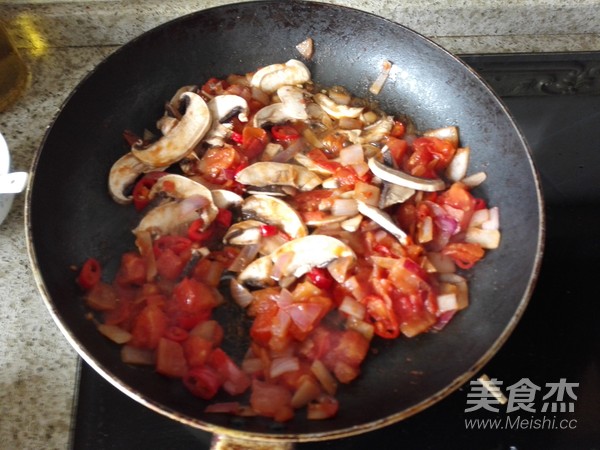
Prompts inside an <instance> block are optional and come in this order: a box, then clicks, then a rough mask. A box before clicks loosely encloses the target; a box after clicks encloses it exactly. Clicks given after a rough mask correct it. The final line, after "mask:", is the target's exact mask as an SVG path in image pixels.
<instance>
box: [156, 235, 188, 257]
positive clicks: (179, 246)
mask: <svg viewBox="0 0 600 450" xmlns="http://www.w3.org/2000/svg"><path fill="white" fill-rule="evenodd" d="M191 246H192V241H191V240H189V239H188V238H185V237H183V236H172V235H167V236H161V237H159V238H158V239H156V240H155V241H154V243H153V250H154V256H155V257H156V258H158V257H159V256H160V254H161V253H162V252H163V251H165V250H167V249H170V250H172V251H174V252H175V253H176V254H177V255H185V254H188V253H189V252H190V249H191Z"/></svg>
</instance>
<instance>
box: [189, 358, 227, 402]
mask: <svg viewBox="0 0 600 450" xmlns="http://www.w3.org/2000/svg"><path fill="white" fill-rule="evenodd" d="M183 384H184V385H185V387H186V388H187V389H188V390H189V391H190V392H191V393H192V394H193V395H195V396H196V397H200V398H202V399H204V400H210V399H212V398H213V397H214V396H215V395H217V393H218V392H219V389H220V388H221V384H222V381H221V376H220V375H219V374H218V373H217V371H216V370H214V369H213V368H211V367H208V366H203V367H193V368H192V369H190V370H189V371H188V372H187V373H186V374H185V375H184V376H183Z"/></svg>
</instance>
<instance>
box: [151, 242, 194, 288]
mask: <svg viewBox="0 0 600 450" xmlns="http://www.w3.org/2000/svg"><path fill="white" fill-rule="evenodd" d="M186 264H187V260H185V259H183V258H181V257H180V256H179V255H177V253H175V252H174V251H173V250H171V249H170V248H168V249H166V250H164V251H163V252H161V254H160V256H159V257H158V258H156V270H157V272H158V275H160V276H161V277H162V278H164V279H166V280H171V281H175V280H177V279H178V278H179V277H180V275H181V272H182V271H183V269H184V267H185V266H186Z"/></svg>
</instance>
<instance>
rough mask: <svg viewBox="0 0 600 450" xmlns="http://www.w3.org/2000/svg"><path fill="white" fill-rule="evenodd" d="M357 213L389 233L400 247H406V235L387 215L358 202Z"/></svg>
mask: <svg viewBox="0 0 600 450" xmlns="http://www.w3.org/2000/svg"><path fill="white" fill-rule="evenodd" d="M358 212H360V213H361V214H362V215H363V216H366V217H368V218H369V219H371V220H372V221H373V222H375V223H377V225H379V226H380V227H381V228H383V229H385V230H387V231H389V232H390V233H391V234H393V235H394V236H395V237H396V239H398V241H399V242H400V243H401V244H402V245H406V243H407V237H408V235H407V234H406V233H405V232H404V231H403V230H402V229H401V228H400V227H398V225H396V224H395V223H394V221H393V220H392V218H391V217H390V215H389V214H388V213H386V212H385V211H383V210H381V209H379V208H376V207H374V206H371V205H367V204H366V203H364V202H358Z"/></svg>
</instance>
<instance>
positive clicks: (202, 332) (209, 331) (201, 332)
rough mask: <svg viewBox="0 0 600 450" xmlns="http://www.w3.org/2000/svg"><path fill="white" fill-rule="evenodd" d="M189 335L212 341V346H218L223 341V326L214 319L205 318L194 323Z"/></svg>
mask: <svg viewBox="0 0 600 450" xmlns="http://www.w3.org/2000/svg"><path fill="white" fill-rule="evenodd" d="M190 336H198V337H201V338H202V339H204V340H206V341H209V342H211V343H212V345H213V347H218V346H219V345H221V342H222V341H223V336H224V332H223V327H222V326H221V325H220V324H219V322H217V321H216V320H206V321H204V322H202V323H199V324H198V325H196V326H195V327H194V328H193V329H192V330H191V331H190Z"/></svg>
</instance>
